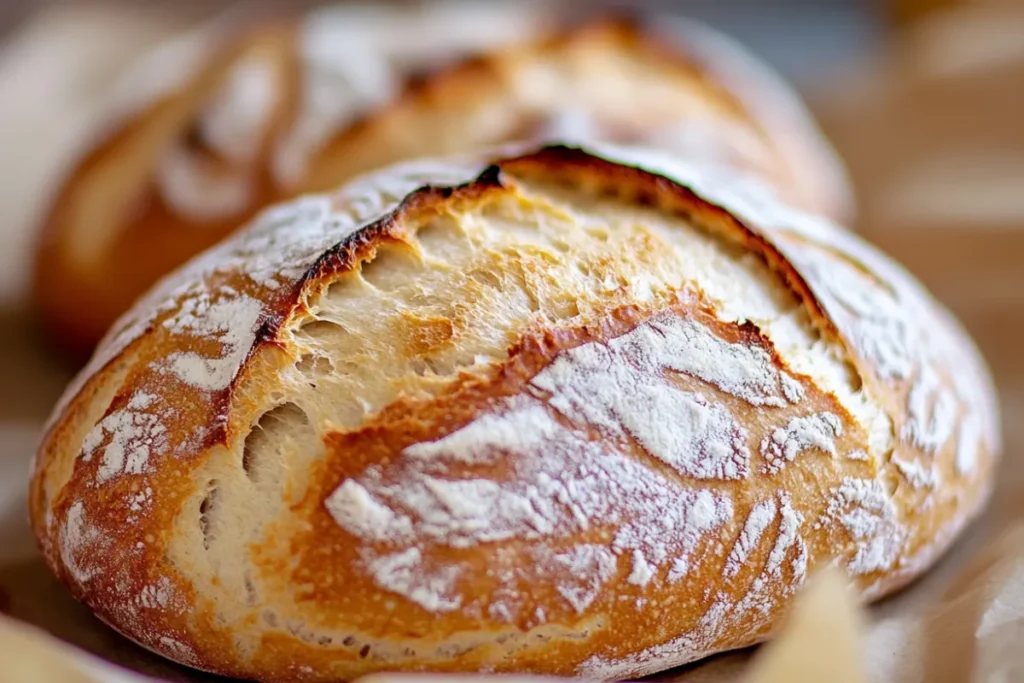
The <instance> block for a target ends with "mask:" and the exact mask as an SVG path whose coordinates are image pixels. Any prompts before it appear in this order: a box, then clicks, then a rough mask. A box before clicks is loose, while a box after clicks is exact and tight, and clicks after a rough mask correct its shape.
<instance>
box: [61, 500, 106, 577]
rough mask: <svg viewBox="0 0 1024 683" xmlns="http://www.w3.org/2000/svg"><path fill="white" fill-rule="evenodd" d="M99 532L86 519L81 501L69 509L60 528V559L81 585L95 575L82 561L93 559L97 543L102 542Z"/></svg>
mask: <svg viewBox="0 0 1024 683" xmlns="http://www.w3.org/2000/svg"><path fill="white" fill-rule="evenodd" d="M101 538H102V537H101V536H100V533H99V531H97V530H96V529H95V527H93V526H92V525H91V524H89V522H88V520H86V518H85V505H83V504H82V502H81V501H78V502H76V503H75V504H73V505H72V506H71V507H70V508H68V512H67V518H66V519H65V520H64V524H63V526H61V528H60V536H59V539H58V543H59V547H60V559H61V562H62V563H63V564H64V568H65V569H66V570H67V571H68V573H69V574H70V575H71V578H72V579H73V580H74V581H75V582H76V583H78V584H79V585H82V584H84V583H85V582H86V581H88V580H89V579H90V578H92V576H93V574H94V573H95V572H94V570H92V569H86V568H85V567H83V566H82V561H83V560H84V559H85V558H87V557H92V556H93V554H94V552H95V550H96V548H95V546H96V544H97V542H99V541H100V540H101Z"/></svg>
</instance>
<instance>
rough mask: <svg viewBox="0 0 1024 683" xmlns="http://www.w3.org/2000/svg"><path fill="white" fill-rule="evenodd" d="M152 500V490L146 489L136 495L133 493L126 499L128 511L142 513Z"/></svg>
mask: <svg viewBox="0 0 1024 683" xmlns="http://www.w3.org/2000/svg"><path fill="white" fill-rule="evenodd" d="M152 500H153V489H151V488H150V487H148V486H147V487H146V488H145V489H143V490H142V491H139V492H138V493H134V494H132V495H130V496H129V497H128V509H129V510H131V511H132V512H142V510H144V509H146V507H147V506H148V505H149V503H150V501H152Z"/></svg>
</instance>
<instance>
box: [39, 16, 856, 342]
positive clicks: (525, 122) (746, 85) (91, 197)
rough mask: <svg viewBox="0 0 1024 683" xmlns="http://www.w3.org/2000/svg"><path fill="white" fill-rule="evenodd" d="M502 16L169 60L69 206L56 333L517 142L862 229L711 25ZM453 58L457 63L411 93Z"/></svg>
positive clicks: (343, 21) (79, 330)
mask: <svg viewBox="0 0 1024 683" xmlns="http://www.w3.org/2000/svg"><path fill="white" fill-rule="evenodd" d="M484 5H486V7H484ZM502 7H503V8H502V9H500V10H498V9H494V8H491V5H490V4H488V3H473V7H472V8H466V7H463V6H462V3H458V2H456V3H454V4H452V5H447V4H442V5H440V6H439V7H431V8H430V9H429V10H428V9H427V8H421V9H420V10H418V11H417V12H413V13H408V14H407V13H405V12H398V13H397V15H396V14H394V13H393V11H392V10H389V11H383V10H380V12H382V13H381V14H380V15H379V16H378V12H377V11H368V10H366V9H365V8H363V9H359V6H354V7H353V6H348V5H345V6H343V7H342V8H340V9H338V10H336V11H332V12H317V13H313V14H311V15H309V16H306V17H304V18H303V19H302V20H301V22H298V23H297V24H291V23H281V24H270V25H267V26H262V27H259V28H258V29H256V30H254V31H252V32H250V33H246V34H244V36H242V37H241V38H238V39H236V40H225V39H224V38H223V37H220V38H219V39H218V37H217V34H216V33H215V32H214V33H211V34H209V35H208V34H203V36H202V39H201V40H200V39H194V40H192V41H190V42H187V43H186V44H185V47H183V48H179V49H177V50H176V51H174V52H172V53H171V54H172V56H174V57H176V56H177V55H180V54H182V53H185V52H187V51H188V50H192V57H193V59H192V60H191V61H190V62H189V63H192V62H197V64H196V65H195V67H194V72H191V75H189V76H188V77H182V76H181V75H180V74H176V78H173V79H172V78H167V76H166V75H165V74H164V73H163V69H165V68H166V63H167V62H168V61H171V62H173V61H174V60H172V59H170V58H168V57H167V56H166V55H165V54H164V53H161V58H160V59H158V60H157V63H158V66H157V67H156V68H155V69H154V68H152V67H147V68H145V69H144V71H145V72H146V76H145V77H144V80H145V81H147V82H159V81H161V80H167V81H169V82H170V83H173V84H176V85H175V87H172V88H168V89H166V90H162V91H157V93H155V94H154V93H150V95H149V98H150V99H149V100H148V102H147V104H145V105H140V104H139V103H137V102H136V101H135V100H132V101H131V102H132V104H131V105H130V106H127V107H125V108H124V111H125V112H129V114H128V115H127V116H125V115H122V116H118V117H116V121H117V122H118V123H117V124H116V125H115V126H114V127H113V129H112V133H111V134H110V135H108V136H106V137H104V138H103V139H102V142H101V144H98V145H96V146H95V147H94V148H93V149H92V150H91V151H90V153H89V154H87V155H86V156H85V157H83V159H82V160H81V162H80V163H79V164H78V165H77V168H75V169H73V170H72V172H71V173H70V174H69V176H68V180H67V183H66V184H65V186H64V187H63V188H62V189H61V190H60V191H59V192H58V194H57V199H56V202H55V203H54V206H53V210H52V213H51V215H50V216H49V219H48V222H47V225H46V232H45V235H44V239H43V242H42V247H41V249H40V251H39V254H38V260H37V268H36V276H37V277H36V292H37V295H38V299H39V301H40V304H41V308H42V309H43V311H44V314H45V316H44V319H45V321H47V322H49V323H50V324H51V327H53V328H54V332H55V334H54V336H55V337H56V338H57V339H59V340H60V341H61V343H62V344H64V345H65V346H71V347H73V346H75V345H78V346H81V347H85V348H86V349H88V350H91V349H92V348H93V345H94V344H95V342H96V341H97V340H98V339H99V337H100V336H101V335H102V333H103V332H104V331H105V330H106V329H107V328H108V327H109V326H110V324H111V323H112V322H113V321H114V320H115V319H116V318H117V316H118V315H120V314H121V313H123V312H124V311H125V310H127V308H128V306H129V305H130V304H131V302H132V301H134V299H135V298H136V297H137V296H139V295H140V294H141V293H142V292H144V291H145V290H146V289H148V288H149V286H151V285H152V284H153V282H155V281H156V279H158V278H159V277H160V276H162V275H163V274H166V273H167V272H170V271H171V270H172V269H173V268H175V267H177V266H178V265H180V264H181V263H183V262H184V261H186V260H187V259H188V258H190V257H191V256H193V255H195V254H197V253H199V252H200V251H202V250H203V249H206V248H207V247H209V246H212V245H213V244H215V243H216V242H217V241H219V240H220V239H222V238H223V237H224V236H225V235H227V234H230V233H231V232H232V231H233V230H235V229H237V228H238V227H240V226H241V225H243V224H244V223H245V222H247V221H248V220H249V219H251V218H252V216H254V215H255V213H256V212H257V211H259V210H260V209H262V208H264V207H266V206H268V205H270V204H272V203H275V202H277V201H281V200H282V199H285V198H291V197H293V196H295V195H296V194H297V193H307V192H317V191H330V190H332V189H334V188H335V187H337V186H338V185H339V184H340V183H342V182H344V181H346V180H348V179H350V178H352V177H355V176H356V175H358V174H361V173H364V172H366V171H368V170H371V169H373V168H377V167H382V166H385V165H389V164H391V163H396V162H398V161H401V160H404V159H411V158H415V157H419V156H445V155H448V154H453V153H463V152H468V151H473V150H476V149H479V148H481V147H486V146H490V145H494V144H497V143H501V142H507V141H513V140H524V139H535V140H536V139H554V140H560V141H564V140H566V139H569V140H587V139H591V138H596V139H602V140H610V141H617V142H620V143H636V142H642V143H644V144H647V145H649V146H654V147H659V148H664V149H674V150H681V151H683V152H685V153H686V154H687V155H691V156H693V155H697V156H701V157H702V158H704V159H705V160H713V161H714V162H716V163H722V164H729V165H734V166H737V167H740V168H743V169H746V170H748V171H750V172H753V173H757V174H760V175H762V176H763V177H765V178H768V179H769V180H770V181H771V182H773V183H775V184H776V185H777V186H778V187H779V188H780V191H782V192H783V193H785V195H786V196H787V197H788V198H789V199H790V200H791V201H794V202H796V203H797V204H798V205H801V206H804V207H805V208H806V207H809V208H811V209H813V210H815V211H823V212H826V213H828V214H829V215H832V216H833V217H837V216H838V217H839V218H841V219H847V218H848V217H849V214H850V213H851V211H850V198H849V196H848V190H847V187H846V184H845V178H844V177H843V171H842V165H841V164H840V163H839V161H838V160H837V159H836V158H835V156H834V154H833V153H832V151H831V149H830V147H829V146H828V144H827V143H826V142H825V141H824V140H823V139H822V137H821V135H820V133H819V132H818V131H817V128H816V127H815V125H814V123H813V122H812V121H811V120H810V118H809V117H808V116H807V114H806V112H805V111H804V110H803V107H802V105H801V104H800V102H799V100H798V99H797V98H796V96H795V95H794V94H793V93H792V91H791V90H790V89H789V88H788V87H787V86H786V85H785V84H784V83H782V82H781V81H780V79H779V78H778V77H776V76H774V75H773V74H772V73H771V72H770V71H768V70H767V69H764V68H763V67H760V66H759V65H758V64H757V62H756V60H754V59H753V58H752V57H750V56H749V55H747V54H746V53H744V52H743V51H742V50H740V49H738V48H735V47H733V46H732V45H731V43H729V42H728V41H725V40H724V39H722V38H720V37H719V36H717V35H716V34H714V33H713V32H711V30H710V29H706V28H704V27H697V26H694V25H693V24H691V23H688V22H683V21H682V20H668V19H665V18H660V19H659V20H658V21H651V22H643V21H640V20H617V19H609V20H595V21H593V22H587V23H585V24H584V25H582V26H577V27H573V28H565V29H564V30H562V31H559V32H557V33H554V34H552V35H550V36H546V37H543V38H536V39H534V40H532V41H527V42H523V43H517V42H516V41H515V40H514V39H515V38H517V37H522V36H524V35H527V34H531V33H537V34H545V31H543V30H542V28H541V27H543V26H546V25H547V24H548V23H554V20H553V19H551V18H550V17H549V16H548V14H546V13H545V12H542V11H539V10H538V9H537V8H535V7H534V6H533V5H531V4H526V5H523V6H522V7H519V11H518V12H517V11H515V10H514V9H512V8H507V7H504V6H502ZM513 7H514V6H513ZM421 22H422V25H421ZM431 26H439V27H442V28H439V29H437V31H436V36H435V35H434V32H433V31H432V30H431V28H430V27H431ZM417 27H419V30H418V31H417ZM474 27H479V28H474ZM509 42H511V43H512V44H511V45H509V44H508V43H509ZM435 43H436V44H435ZM197 45H199V46H203V45H205V46H206V47H205V48H202V49H201V48H200V47H197ZM484 45H492V46H493V47H491V49H490V51H489V52H487V53H485V54H484V55H482V56H480V57H479V58H466V57H465V54H466V52H467V51H471V50H472V49H473V48H480V47H482V46H484ZM195 54H201V55H204V56H203V58H202V59H199V60H196V59H194V55H195ZM442 55H445V56H448V57H449V58H451V57H452V56H453V55H458V56H462V57H463V58H462V59H460V60H458V61H457V63H455V64H454V65H450V66H447V67H445V68H441V69H438V70H436V71H435V72H433V73H432V75H431V76H430V77H429V78H425V79H424V80H422V81H417V82H415V83H410V84H408V85H407V86H406V87H404V88H403V87H402V84H401V81H402V78H403V77H406V76H408V74H409V72H410V71H412V70H414V69H416V70H423V69H426V68H428V67H429V66H431V65H432V64H433V63H435V62H436V61H437V60H438V59H441V56H442ZM154 70H155V71H156V73H153V71H154ZM183 71H185V72H186V73H189V70H188V69H183ZM132 80H133V82H137V81H138V80H140V79H139V78H134V79H132ZM129 91H130V89H129ZM399 93H400V94H399ZM393 98H394V99H393ZM392 99H393V101H392ZM385 103H388V104H385ZM69 284H70V285H72V286H67V285H69Z"/></svg>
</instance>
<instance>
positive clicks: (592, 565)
mask: <svg viewBox="0 0 1024 683" xmlns="http://www.w3.org/2000/svg"><path fill="white" fill-rule="evenodd" d="M538 559H540V560H543V559H544V558H543V557H538ZM551 564H552V566H553V567H554V568H556V571H557V572H558V573H559V574H560V575H563V576H564V578H563V579H562V580H560V581H559V582H558V586H557V590H558V594H559V595H561V596H562V597H563V598H565V601H566V602H568V603H569V605H570V606H572V608H573V609H574V610H575V611H576V613H577V614H582V613H583V612H585V611H586V609H587V608H588V607H590V605H591V604H592V603H593V602H594V600H596V599H597V596H598V595H599V594H600V592H601V589H602V588H603V587H604V585H605V584H606V583H607V582H608V581H610V580H611V578H612V577H613V576H615V572H616V571H617V569H618V566H617V562H616V560H615V555H613V554H612V552H611V551H610V550H608V549H607V548H605V547H604V546H600V545H580V546H576V547H575V548H571V549H570V550H568V551H566V552H564V553H558V554H556V555H554V557H553V562H552V563H551ZM541 621H543V619H542V620H541Z"/></svg>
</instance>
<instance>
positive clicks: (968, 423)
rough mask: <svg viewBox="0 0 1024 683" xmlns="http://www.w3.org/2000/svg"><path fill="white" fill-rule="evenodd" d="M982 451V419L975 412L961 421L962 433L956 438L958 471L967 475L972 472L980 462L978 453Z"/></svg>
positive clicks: (956, 464)
mask: <svg viewBox="0 0 1024 683" xmlns="http://www.w3.org/2000/svg"><path fill="white" fill-rule="evenodd" d="M980 451H981V419H980V418H979V417H978V416H977V414H975V413H973V412H972V413H969V414H968V415H967V416H966V417H965V418H964V419H963V421H961V422H960V433H959V434H958V435H957V440H956V460H955V462H954V464H955V466H956V472H957V474H959V475H960V476H962V477H965V476H967V475H969V474H971V473H972V472H974V470H975V468H976V467H977V464H978V455H979V453H980Z"/></svg>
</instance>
